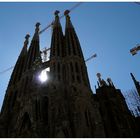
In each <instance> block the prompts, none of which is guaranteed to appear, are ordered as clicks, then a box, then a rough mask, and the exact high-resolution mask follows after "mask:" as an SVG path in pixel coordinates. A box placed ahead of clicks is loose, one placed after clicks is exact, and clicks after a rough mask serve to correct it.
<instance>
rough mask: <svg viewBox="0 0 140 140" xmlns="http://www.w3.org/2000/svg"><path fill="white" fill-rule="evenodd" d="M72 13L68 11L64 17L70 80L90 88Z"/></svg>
mask: <svg viewBox="0 0 140 140" xmlns="http://www.w3.org/2000/svg"><path fill="white" fill-rule="evenodd" d="M69 13H70V11H69V10H66V11H65V12H64V15H65V17H66V25H65V47H66V57H69V58H67V59H69V60H70V61H69V66H68V67H69V70H68V71H69V76H68V77H69V78H70V80H69V81H70V82H71V84H72V83H77V84H81V85H85V86H88V87H89V88H90V84H89V79H88V74H87V68H86V65H85V60H84V57H83V53H82V50H81V45H80V42H79V39H78V36H77V34H76V31H75V29H74V26H73V25H72V22H71V19H70V16H69Z"/></svg>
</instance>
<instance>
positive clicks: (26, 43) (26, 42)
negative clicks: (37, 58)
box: [24, 34, 30, 47]
mask: <svg viewBox="0 0 140 140" xmlns="http://www.w3.org/2000/svg"><path fill="white" fill-rule="evenodd" d="M29 37H30V35H29V34H27V35H26V36H25V41H24V47H26V46H27V45H28V43H29Z"/></svg>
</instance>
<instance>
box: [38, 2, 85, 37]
mask: <svg viewBox="0 0 140 140" xmlns="http://www.w3.org/2000/svg"><path fill="white" fill-rule="evenodd" d="M82 3H83V2H78V3H76V4H75V5H74V6H73V7H71V8H70V9H69V11H70V12H71V11H73V10H74V9H75V8H77V7H78V6H80V5H81V4H82ZM63 17H64V14H63V15H61V16H60V19H62V18H63ZM53 22H54V21H52V22H51V23H50V24H49V25H48V26H46V27H45V28H44V29H42V30H41V31H40V32H39V34H42V33H43V32H44V31H46V30H47V29H48V28H50V27H51V26H52V25H53Z"/></svg>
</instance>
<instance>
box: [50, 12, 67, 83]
mask: <svg viewBox="0 0 140 140" xmlns="http://www.w3.org/2000/svg"><path fill="white" fill-rule="evenodd" d="M58 14H59V11H58V10H56V11H55V12H54V15H55V20H54V22H53V32H52V38H51V51H50V62H51V63H50V72H51V73H52V79H55V80H56V81H61V80H62V79H63V78H62V77H63V76H62V75H63V72H62V67H63V65H62V59H63V58H64V56H65V48H64V36H63V32H62V27H61V23H60V19H59V15H58Z"/></svg>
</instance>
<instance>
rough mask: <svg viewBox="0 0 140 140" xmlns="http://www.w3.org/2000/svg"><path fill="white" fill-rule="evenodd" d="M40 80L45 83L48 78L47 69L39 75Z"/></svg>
mask: <svg viewBox="0 0 140 140" xmlns="http://www.w3.org/2000/svg"><path fill="white" fill-rule="evenodd" d="M39 80H40V81H41V82H42V83H43V82H45V81H47V80H48V75H47V70H46V69H45V70H43V71H42V72H41V73H40V75H39Z"/></svg>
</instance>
